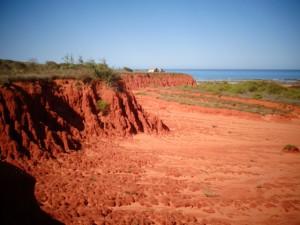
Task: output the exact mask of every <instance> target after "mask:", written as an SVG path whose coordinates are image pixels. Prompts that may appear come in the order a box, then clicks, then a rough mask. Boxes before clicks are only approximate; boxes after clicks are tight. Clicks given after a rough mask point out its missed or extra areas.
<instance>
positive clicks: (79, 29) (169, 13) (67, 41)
mask: <svg viewBox="0 0 300 225" xmlns="http://www.w3.org/2000/svg"><path fill="white" fill-rule="evenodd" d="M0 32H1V34H0V58H6V59H15V60H25V61H26V60H28V59H31V58H36V59H38V61H39V62H44V61H45V60H56V61H61V59H62V57H63V56H64V55H66V54H68V53H69V54H73V55H74V56H75V57H78V56H83V58H84V59H92V58H93V59H96V60H99V59H102V58H105V59H106V61H107V62H108V63H109V64H110V65H111V66H114V67H123V66H129V67H133V68H148V67H153V66H158V67H162V68H205V69H207V68H211V69H222V68H227V69H262V68H264V69H300V1H298V0H295V1H291V0H281V1H275V0H257V1H256V0H226V1H225V0H207V1H204V0H203V1H201V0H195V1H193V0H165V1H164V0H151V1H150V0H136V1H134V0H119V1H117V0H97V1H96V0H95V1H93V0H85V1H84V0H82V1H79V0H73V1H72V0H69V1H67V0H49V1H47V0H43V1H42V0H40V1H38V0H36V1H33V0H26V1H23V0H19V1H15V0H7V1H4V0H0Z"/></svg>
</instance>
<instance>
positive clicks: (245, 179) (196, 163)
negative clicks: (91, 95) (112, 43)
mask: <svg viewBox="0 0 300 225" xmlns="http://www.w3.org/2000/svg"><path fill="white" fill-rule="evenodd" d="M84 87H85V86H84ZM101 87H102V86H101ZM101 93H102V92H101ZM72 95H76V94H75V93H73V94H72ZM101 97H102V95H101ZM137 100H138V102H139V103H141V105H142V106H143V108H144V109H145V110H146V111H147V112H150V113H152V114H154V115H156V116H157V117H159V118H162V119H163V121H165V122H166V124H167V125H168V127H169V128H170V132H168V133H167V134H166V135H163V136H162V135H149V134H142V133H139V134H138V135H135V136H131V137H127V138H115V139H111V138H107V135H104V134H103V135H102V133H103V132H102V133H100V134H101V135H99V136H96V135H95V136H91V137H90V138H88V139H86V141H85V142H84V145H83V151H78V152H70V153H68V154H64V153H62V154H57V158H56V159H52V160H47V159H46V158H41V159H40V160H38V161H36V162H35V164H32V163H28V164H26V165H24V163H23V162H21V161H12V160H11V159H6V161H9V162H12V163H13V164H15V165H18V166H19V167H22V168H23V169H25V170H26V171H27V172H28V173H30V174H31V175H32V176H34V177H35V178H36V189H35V196H36V199H37V201H38V202H39V204H40V206H41V210H43V211H45V212H46V213H48V214H49V215H51V216H53V217H54V218H55V219H57V220H59V221H61V222H63V223H65V224H164V225H165V224H200V225H204V224H206V225H208V224H212V225H230V224H231V225H241V224H249V225H250V224H258V225H273V224H280V225H298V224H300V216H299V215H300V182H299V180H300V175H299V171H300V157H299V155H298V154H288V153H283V152H282V148H283V146H285V145H286V144H293V145H296V146H300V139H299V133H300V121H299V120H296V119H294V120H273V119H270V120H265V119H262V117H251V116H249V117H244V116H242V115H244V114H243V113H241V114H239V113H238V112H237V113H236V114H231V115H230V116H229V115H228V114H227V113H226V111H213V109H212V110H211V111H209V112H208V113H207V112H205V111H203V108H201V107H197V106H186V105H180V104H178V103H174V102H166V101H163V100H159V99H156V98H155V97H151V96H141V95H140V96H138V97H137ZM216 112H217V113H216ZM100 118H102V117H100ZM84 130H85V129H84ZM83 133H84V132H83ZM88 134H91V133H88ZM88 134H85V135H88Z"/></svg>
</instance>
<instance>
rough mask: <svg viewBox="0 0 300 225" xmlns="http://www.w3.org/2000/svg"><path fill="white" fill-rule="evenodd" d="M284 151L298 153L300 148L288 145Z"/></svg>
mask: <svg viewBox="0 0 300 225" xmlns="http://www.w3.org/2000/svg"><path fill="white" fill-rule="evenodd" d="M282 151H284V152H292V153H298V152H300V150H299V148H298V147H297V146H295V145H291V144H288V145H286V146H284V148H283V149H282Z"/></svg>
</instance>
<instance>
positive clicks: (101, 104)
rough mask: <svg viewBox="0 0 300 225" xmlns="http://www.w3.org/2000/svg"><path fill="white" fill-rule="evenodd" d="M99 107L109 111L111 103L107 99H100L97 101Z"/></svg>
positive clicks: (105, 111) (100, 109)
mask: <svg viewBox="0 0 300 225" xmlns="http://www.w3.org/2000/svg"><path fill="white" fill-rule="evenodd" d="M97 109H98V110H99V111H100V112H102V113H107V112H108V109H109V104H108V103H107V102H106V101H104V100H102V99H100V100H98V101H97Z"/></svg>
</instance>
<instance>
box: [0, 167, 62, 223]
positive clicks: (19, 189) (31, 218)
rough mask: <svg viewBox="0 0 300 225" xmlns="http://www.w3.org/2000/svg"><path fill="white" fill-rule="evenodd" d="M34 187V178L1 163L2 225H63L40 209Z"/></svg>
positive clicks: (0, 203) (0, 199)
mask: <svg viewBox="0 0 300 225" xmlns="http://www.w3.org/2000/svg"><path fill="white" fill-rule="evenodd" d="M34 186H35V179H34V177H32V176H31V175H29V174H27V173H26V172H24V171H22V170H21V169H19V168H17V167H15V166H13V165H12V164H9V163H6V162H0V224H3V225H21V224H22V225H29V224H30V225H31V224H37V225H38V224H45V225H63V223H61V222H59V221H57V220H55V219H53V218H52V217H51V216H50V215H48V214H47V213H45V212H44V211H43V210H41V209H40V207H39V204H38V202H37V200H36V198H35V196H34Z"/></svg>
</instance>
